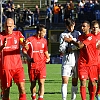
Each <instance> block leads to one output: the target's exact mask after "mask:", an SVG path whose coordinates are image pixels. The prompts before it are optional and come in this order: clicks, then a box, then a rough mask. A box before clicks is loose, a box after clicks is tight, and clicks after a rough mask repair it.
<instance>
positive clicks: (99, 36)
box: [90, 20, 100, 100]
mask: <svg viewBox="0 0 100 100" xmlns="http://www.w3.org/2000/svg"><path fill="white" fill-rule="evenodd" d="M91 30H92V31H91V33H92V34H94V36H95V37H96V41H97V43H98V44H99V45H100V25H99V22H98V21H97V20H94V21H92V23H91ZM98 44H97V48H98ZM98 49H99V50H97V52H98V83H97V91H96V98H97V100H100V48H98ZM90 89H91V84H90ZM90 91H91V90H90Z"/></svg>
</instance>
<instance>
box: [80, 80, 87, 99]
mask: <svg viewBox="0 0 100 100" xmlns="http://www.w3.org/2000/svg"><path fill="white" fill-rule="evenodd" d="M80 84H81V85H80V94H81V98H82V100H86V79H83V80H80Z"/></svg>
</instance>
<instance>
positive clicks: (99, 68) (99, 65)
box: [97, 64, 100, 76]
mask: <svg viewBox="0 0 100 100" xmlns="http://www.w3.org/2000/svg"><path fill="white" fill-rule="evenodd" d="M97 70H98V75H99V76H100V64H98V69H97Z"/></svg>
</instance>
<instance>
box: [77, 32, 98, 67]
mask: <svg viewBox="0 0 100 100" xmlns="http://www.w3.org/2000/svg"><path fill="white" fill-rule="evenodd" d="M79 40H80V42H83V43H84V44H85V46H84V47H83V48H82V49H80V55H79V60H78V64H79V66H81V65H85V66H92V65H97V49H96V38H95V36H94V35H93V34H91V33H89V34H87V35H84V34H83V35H81V36H80V37H79Z"/></svg>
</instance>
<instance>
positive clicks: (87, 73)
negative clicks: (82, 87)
mask: <svg viewBox="0 0 100 100" xmlns="http://www.w3.org/2000/svg"><path fill="white" fill-rule="evenodd" d="M78 76H79V79H80V80H83V79H89V80H90V81H95V80H98V73H97V66H90V67H89V66H88V67H87V66H81V67H78Z"/></svg>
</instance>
